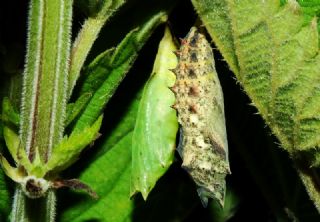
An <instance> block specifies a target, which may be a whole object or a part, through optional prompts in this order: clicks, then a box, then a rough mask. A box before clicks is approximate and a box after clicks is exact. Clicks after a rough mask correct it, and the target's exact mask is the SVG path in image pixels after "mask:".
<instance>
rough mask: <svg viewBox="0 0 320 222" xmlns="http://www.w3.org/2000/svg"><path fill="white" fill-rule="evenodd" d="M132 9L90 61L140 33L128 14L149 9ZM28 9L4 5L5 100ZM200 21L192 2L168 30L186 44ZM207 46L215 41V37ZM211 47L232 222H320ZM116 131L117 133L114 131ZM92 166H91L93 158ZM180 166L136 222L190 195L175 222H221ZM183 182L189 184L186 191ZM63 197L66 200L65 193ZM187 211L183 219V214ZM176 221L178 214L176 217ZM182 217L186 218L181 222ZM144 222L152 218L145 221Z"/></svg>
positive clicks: (118, 99) (148, 55)
mask: <svg viewBox="0 0 320 222" xmlns="http://www.w3.org/2000/svg"><path fill="white" fill-rule="evenodd" d="M132 2H133V3H132V4H131V5H129V6H127V8H126V7H125V8H123V9H121V10H120V12H119V14H117V15H116V16H115V17H114V18H113V19H112V20H111V22H110V23H109V24H107V25H106V27H105V28H104V29H103V30H102V33H101V35H100V38H99V39H98V40H97V42H96V43H95V45H94V47H93V50H92V52H91V53H90V55H89V58H88V60H91V59H92V58H94V57H95V56H96V55H97V54H98V53H100V52H102V51H104V50H105V49H107V48H109V47H110V46H112V45H115V44H116V43H117V42H119V39H122V38H123V36H124V35H125V33H126V32H127V31H128V30H130V27H131V26H132V25H133V22H132V20H134V19H133V17H134V16H133V14H134V13H133V14H132V13H131V14H130V10H129V9H132V8H133V10H135V9H134V7H137V6H138V5H143V3H142V2H145V1H132ZM134 2H136V4H134ZM146 4H148V3H146ZM27 9H28V4H27V1H25V0H15V1H3V2H2V4H1V7H0V74H1V75H0V91H1V93H2V94H6V93H7V92H8V90H9V89H8V85H9V84H8V82H9V81H10V80H11V78H13V77H14V76H16V75H21V71H22V70H23V63H24V54H25V45H26V44H25V40H26V23H27V22H26V18H27ZM136 10H139V9H136ZM85 13H86V12H84V11H83V10H81V9H80V7H75V12H74V26H73V33H74V35H75V34H76V33H77V31H78V29H79V28H80V27H81V24H82V22H83V19H84V18H85V17H86V14H85ZM196 18H197V16H196V13H195V12H194V10H193V7H192V5H191V3H190V2H189V1H180V2H179V3H178V4H177V5H176V6H175V8H174V9H173V11H172V13H171V15H170V18H169V26H170V27H171V29H172V31H173V33H174V35H175V36H176V37H177V38H179V37H180V38H183V37H184V36H185V35H186V33H187V32H188V31H189V29H190V27H191V26H192V25H193V24H194V22H195V21H196ZM137 19H138V18H137ZM163 28H164V26H160V27H159V28H158V29H157V30H156V31H155V33H154V34H153V35H152V37H151V38H150V40H149V41H148V43H147V44H146V45H145V47H144V48H143V50H142V52H141V54H140V56H139V58H138V59H137V61H136V62H135V64H134V67H133V68H132V70H131V71H130V72H129V74H128V76H127V77H126V79H125V80H124V82H123V83H122V84H121V86H120V88H119V89H118V90H117V92H116V94H115V96H114V97H113V98H112V100H111V102H110V104H108V107H107V110H106V112H109V114H110V115H113V118H112V121H114V122H117V121H120V119H121V112H117V110H121V109H122V108H123V106H125V105H126V104H127V102H128V101H129V100H130V97H128V96H125V95H128V93H124V91H125V90H128V88H129V89H130V90H131V91H132V92H135V91H137V90H138V89H139V88H141V87H142V85H143V84H144V82H145V81H146V79H147V78H148V76H149V73H150V72H151V70H152V64H153V60H154V58H155V54H156V50H157V47H158V43H159V41H160V39H161V37H162V35H163ZM106 33H112V38H111V39H110V38H108V43H107V44H106V41H105V40H104V36H105V34H106ZM208 38H209V39H210V37H208ZM212 47H213V48H214V53H215V58H216V68H217V72H218V75H219V78H220V81H221V85H222V88H223V91H224V98H225V114H226V126H227V132H228V143H229V154H230V165H231V171H232V175H230V176H228V178H227V183H228V188H229V189H231V190H232V191H233V193H234V194H235V195H236V196H237V197H238V199H239V204H238V205H237V211H236V213H235V215H234V217H233V218H232V219H230V221H234V222H235V221H260V222H264V221H293V220H294V218H295V217H296V218H298V219H300V220H301V221H319V217H318V216H317V214H316V211H315V209H314V207H313V206H312V204H311V202H310V201H309V200H308V197H307V195H306V193H305V191H304V189H303V185H302V184H301V182H300V180H299V179H298V177H297V175H296V172H295V171H294V169H293V168H292V162H291V161H290V160H289V158H288V155H287V153H286V152H285V151H284V150H282V149H281V148H280V147H279V145H277V144H278V141H277V140H276V139H275V138H274V137H273V136H272V135H271V133H270V130H269V129H268V127H267V126H266V125H265V123H264V121H263V120H262V119H261V117H260V116H259V115H258V114H256V113H257V110H256V109H255V107H253V106H251V105H250V100H249V98H248V97H247V96H246V94H245V92H244V91H243V90H242V89H241V86H240V85H239V84H238V83H237V81H236V80H235V77H234V75H233V73H232V72H230V71H229V69H228V65H227V64H226V63H225V62H224V61H223V59H222V57H221V55H220V54H219V51H218V50H217V49H216V48H215V46H214V44H212ZM135 72H139V73H141V75H140V77H139V78H138V79H137V78H136V77H133V73H135ZM16 103H18V101H16ZM111 107H112V109H111ZM110 125H111V126H112V124H110ZM111 129H112V127H110V128H108V127H106V126H105V127H103V129H102V131H103V132H102V133H106V134H107V133H108V131H110V130H111ZM97 143H99V141H98V142H97ZM88 155H89V156H92V157H93V156H94V155H95V154H94V153H89V154H88ZM88 161H90V158H89V160H88ZM86 164H88V162H83V163H81V164H79V163H77V164H75V166H72V168H71V169H70V170H69V171H67V172H66V173H65V174H66V175H70V174H73V175H74V172H75V171H77V170H78V171H79V170H80V169H81V168H82V167H84V166H85V165H86ZM180 164H181V161H180V159H179V157H178V156H177V160H176V162H175V163H174V164H173V166H172V167H171V168H170V170H169V172H168V173H167V174H166V175H165V176H164V177H163V178H162V179H161V180H160V181H159V183H158V184H157V186H156V188H155V190H154V191H152V193H151V197H150V198H149V199H148V201H147V203H144V202H143V200H142V198H141V197H140V196H138V197H136V198H135V201H136V202H137V205H139V206H141V205H143V207H141V208H140V210H137V212H135V213H134V217H135V218H136V221H142V222H143V221H164V219H161V216H159V218H152V220H149V219H150V218H149V219H146V218H147V217H144V216H143V214H144V213H143V212H147V211H150V210H154V209H153V208H152V206H153V204H154V203H153V202H154V201H157V198H156V197H157V195H159V193H160V194H161V193H163V194H164V195H168V196H170V195H173V196H174V195H175V192H178V191H179V192H183V195H182V196H183V198H182V199H180V200H177V201H175V202H174V204H175V205H174V206H173V207H175V208H177V210H176V209H174V210H173V211H177V212H179V214H180V217H179V219H176V220H170V221H185V222H192V221H203V222H209V221H214V217H215V215H214V212H215V211H214V207H213V206H212V205H210V206H209V207H208V208H203V207H202V205H201V203H200V201H199V199H198V197H197V194H196V191H195V190H196V188H195V186H194V184H193V182H192V181H191V180H190V179H189V177H188V175H187V174H186V173H185V172H184V171H183V170H181V169H180V167H179V166H180ZM71 172H72V173H71ZM177 181H179V182H177ZM181 181H183V182H182V183H181ZM9 183H10V182H9ZM175 183H179V184H183V186H181V187H180V188H179V187H178V188H174V189H169V188H168V186H170V185H172V184H175ZM62 192H63V194H62V195H63V196H65V195H67V197H68V198H65V199H68V200H69V199H70V202H68V201H67V202H63V203H62V202H58V208H59V210H60V211H61V210H63V209H64V208H65V207H68V204H70V203H72V198H73V194H72V193H71V192H67V191H65V190H64V191H62ZM66 193H67V194H66ZM59 195H61V192H60V191H59ZM62 195H61V196H62ZM162 201H163V202H161V204H163V205H166V204H167V203H166V200H162ZM181 201H182V202H190V201H192V202H193V204H192V207H190V208H183V207H182V206H180V204H181ZM161 204H158V206H159V205H160V206H161ZM179 207H180V208H181V209H179ZM288 209H290V210H288ZM157 210H158V211H159V213H158V214H159V215H161V214H166V212H162V211H161V209H157ZM181 211H183V212H182V213H181ZM169 213H173V214H175V213H174V212H168V214H169ZM181 214H184V215H183V216H181ZM291 214H293V215H294V216H292V215H291ZM141 218H145V220H144V219H141ZM163 218H166V217H163Z"/></svg>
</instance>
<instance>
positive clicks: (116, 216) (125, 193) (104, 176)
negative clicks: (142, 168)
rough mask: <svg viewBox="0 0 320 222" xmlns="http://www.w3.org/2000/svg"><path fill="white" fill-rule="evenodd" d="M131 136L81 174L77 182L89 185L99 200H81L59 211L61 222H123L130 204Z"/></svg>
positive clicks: (125, 137) (120, 141)
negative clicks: (90, 221) (94, 221)
mask: <svg viewBox="0 0 320 222" xmlns="http://www.w3.org/2000/svg"><path fill="white" fill-rule="evenodd" d="M131 135H132V134H131V133H129V134H127V135H126V136H124V137H123V138H122V139H121V140H119V142H118V143H117V144H116V145H115V146H114V147H113V148H112V149H111V150H110V151H109V152H107V153H106V154H105V155H103V156H101V157H100V158H98V159H97V160H96V161H95V162H94V163H93V164H91V165H90V166H89V167H88V168H87V169H86V171H84V172H83V173H82V174H81V176H80V180H81V181H84V182H86V183H87V184H90V186H91V187H92V188H93V190H94V191H96V192H97V194H98V196H99V199H98V200H92V199H88V198H86V199H85V198H83V199H82V201H80V202H78V203H77V205H76V206H74V207H72V208H70V210H68V209H67V210H65V211H64V212H63V215H62V218H61V221H74V222H76V221H79V222H80V221H88V220H97V221H105V220H108V221H125V219H126V218H128V217H130V214H131V212H132V210H133V206H134V202H133V201H130V198H129V189H130V186H129V184H130V168H131Z"/></svg>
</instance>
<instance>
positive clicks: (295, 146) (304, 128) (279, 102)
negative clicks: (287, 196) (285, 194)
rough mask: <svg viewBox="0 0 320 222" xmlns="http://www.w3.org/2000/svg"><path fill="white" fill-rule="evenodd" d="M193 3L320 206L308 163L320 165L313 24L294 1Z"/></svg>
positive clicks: (319, 79) (319, 81)
mask: <svg viewBox="0 0 320 222" xmlns="http://www.w3.org/2000/svg"><path fill="white" fill-rule="evenodd" d="M193 3H194V6H195V8H196V9H197V11H198V13H199V15H200V17H201V19H202V20H203V22H204V24H205V25H206V27H207V29H208V31H209V33H210V35H211V36H212V38H213V39H214V41H215V43H216V45H217V46H218V48H219V49H220V51H221V53H222V54H223V56H224V57H225V59H226V60H227V62H228V64H229V66H230V67H231V68H232V70H233V71H234V73H235V75H236V77H237V79H238V80H239V81H240V83H241V85H242V86H243V88H244V90H245V91H246V93H247V94H248V95H249V97H250V98H251V100H252V102H253V104H254V105H255V106H256V107H257V108H258V110H259V113H260V114H261V115H262V117H263V118H264V120H265V121H266V123H267V124H268V125H269V126H270V128H271V130H272V132H273V133H274V134H275V135H276V136H277V137H278V139H279V140H280V142H281V145H282V147H283V148H285V149H286V150H287V151H288V152H289V153H290V154H291V157H293V159H294V160H295V163H296V167H297V168H298V171H299V173H300V176H301V177H302V180H303V181H304V183H305V185H306V187H307V190H308V192H309V195H310V197H311V199H313V201H314V202H315V203H316V206H318V208H319V206H320V193H319V191H317V189H316V188H315V187H316V186H318V185H315V184H314V181H315V180H314V178H313V177H314V172H312V169H310V166H311V165H312V164H313V165H320V164H319V163H318V162H317V157H318V156H319V148H320V147H319V145H320V137H319V133H320V116H319V107H320V92H319V90H318V86H319V84H320V77H319V75H318V72H319V69H320V56H319V47H318V44H319V43H318V39H319V36H318V31H317V22H316V20H315V19H313V20H312V22H311V23H308V24H307V25H304V24H305V22H304V15H303V13H302V10H301V8H300V6H299V5H298V3H297V2H296V1H294V0H290V1H288V3H287V4H285V5H284V6H282V7H281V6H280V1H279V0H270V1H254V0H245V1H236V0H223V1H220V0H219V1H218V0H216V1H206V0H193ZM211 9H212V10H211ZM213 9H214V10H213ZM221 24H224V26H223V27H222V26H221ZM306 154H307V155H306ZM314 158H315V159H314ZM297 159H300V160H299V161H296V160H297Z"/></svg>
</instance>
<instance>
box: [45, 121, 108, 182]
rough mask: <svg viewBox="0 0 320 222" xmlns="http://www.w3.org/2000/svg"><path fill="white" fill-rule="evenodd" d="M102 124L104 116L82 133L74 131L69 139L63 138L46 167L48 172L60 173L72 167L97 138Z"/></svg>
mask: <svg viewBox="0 0 320 222" xmlns="http://www.w3.org/2000/svg"><path fill="white" fill-rule="evenodd" d="M101 123H102V115H101V116H100V117H99V118H98V119H97V120H96V121H95V122H94V124H93V125H92V126H90V127H86V128H84V129H83V130H82V131H80V132H79V131H74V132H72V133H71V135H70V136H69V137H65V138H63V139H62V141H61V142H60V143H59V144H58V145H57V147H54V149H53V152H52V155H51V158H50V159H49V161H48V163H46V165H45V166H44V168H45V169H46V172H49V171H54V172H59V171H62V170H64V169H65V168H67V167H68V166H70V165H71V164H72V163H73V162H74V161H75V160H76V159H77V158H78V155H79V154H80V152H81V151H82V150H83V149H84V148H85V147H86V146H88V145H89V144H90V143H91V142H93V141H94V140H95V139H96V138H97V136H98V134H99V129H100V126H101ZM43 176H44V175H43Z"/></svg>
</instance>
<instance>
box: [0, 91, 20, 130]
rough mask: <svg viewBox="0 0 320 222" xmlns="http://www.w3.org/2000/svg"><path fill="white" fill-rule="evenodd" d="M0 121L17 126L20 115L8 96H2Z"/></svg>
mask: <svg viewBox="0 0 320 222" xmlns="http://www.w3.org/2000/svg"><path fill="white" fill-rule="evenodd" d="M2 121H3V122H4V123H6V124H9V125H13V126H15V127H17V126H19V123H20V115H19V113H18V112H17V111H16V110H15V109H14V107H13V105H12V104H11V102H10V100H9V98H7V97H5V98H3V101H2Z"/></svg>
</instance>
